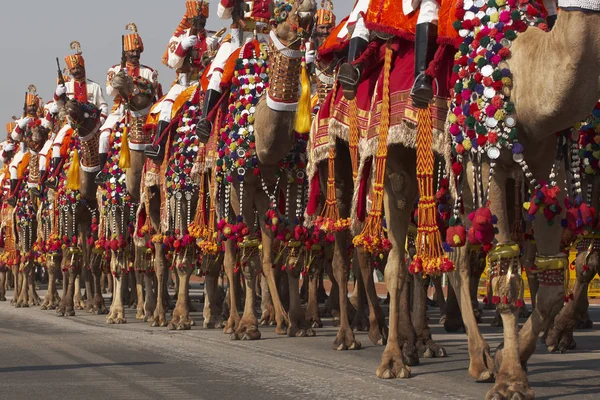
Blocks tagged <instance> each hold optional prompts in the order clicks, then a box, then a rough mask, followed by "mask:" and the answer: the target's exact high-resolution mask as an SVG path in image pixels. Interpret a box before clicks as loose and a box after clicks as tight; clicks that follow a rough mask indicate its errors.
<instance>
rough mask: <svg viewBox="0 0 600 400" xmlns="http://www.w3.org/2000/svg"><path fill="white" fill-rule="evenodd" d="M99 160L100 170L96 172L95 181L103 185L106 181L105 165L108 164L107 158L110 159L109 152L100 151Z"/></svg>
mask: <svg viewBox="0 0 600 400" xmlns="http://www.w3.org/2000/svg"><path fill="white" fill-rule="evenodd" d="M98 160H99V161H100V171H98V173H97V174H96V178H95V179H94V182H95V183H96V185H102V184H103V183H104V182H106V173H105V172H104V166H105V165H106V160H108V154H106V153H98Z"/></svg>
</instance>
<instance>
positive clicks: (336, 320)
mask: <svg viewBox="0 0 600 400" xmlns="http://www.w3.org/2000/svg"><path fill="white" fill-rule="evenodd" d="M332 323H333V327H334V328H339V327H340V317H333V320H332Z"/></svg>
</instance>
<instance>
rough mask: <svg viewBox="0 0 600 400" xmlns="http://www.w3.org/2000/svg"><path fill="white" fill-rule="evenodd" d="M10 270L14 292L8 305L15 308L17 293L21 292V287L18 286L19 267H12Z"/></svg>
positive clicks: (17, 298)
mask: <svg viewBox="0 0 600 400" xmlns="http://www.w3.org/2000/svg"><path fill="white" fill-rule="evenodd" d="M11 270H12V276H13V287H14V292H13V297H12V299H11V301H10V305H11V306H16V305H17V301H18V300H19V291H20V290H21V287H20V286H19V267H18V266H17V265H13V267H12V268H11Z"/></svg>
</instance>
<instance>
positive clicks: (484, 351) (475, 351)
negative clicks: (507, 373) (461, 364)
mask: <svg viewBox="0 0 600 400" xmlns="http://www.w3.org/2000/svg"><path fill="white" fill-rule="evenodd" d="M497 354H498V351H496V355H497ZM469 375H471V376H472V377H473V378H474V379H475V382H478V383H489V382H493V381H494V379H495V375H494V359H492V356H491V355H490V348H489V346H488V345H487V343H484V344H483V345H481V346H478V345H475V346H473V348H472V349H470V350H469Z"/></svg>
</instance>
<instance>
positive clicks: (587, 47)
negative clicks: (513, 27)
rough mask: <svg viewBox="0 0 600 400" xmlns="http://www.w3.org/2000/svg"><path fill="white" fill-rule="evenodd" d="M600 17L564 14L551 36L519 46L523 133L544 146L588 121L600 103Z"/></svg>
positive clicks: (532, 35)
mask: <svg viewBox="0 0 600 400" xmlns="http://www.w3.org/2000/svg"><path fill="white" fill-rule="evenodd" d="M599 38H600V13H590V12H582V11H564V10H561V11H560V12H559V14H558V19H557V21H556V25H555V26H554V29H552V31H551V32H548V33H546V32H543V31H541V30H540V29H537V28H529V29H527V31H525V32H523V33H522V34H521V35H519V37H518V38H517V39H516V40H515V41H514V43H513V46H512V48H511V51H512V57H511V58H510V59H509V65H510V68H511V71H512V73H513V80H514V89H513V93H512V99H513V101H514V103H515V107H516V110H517V114H518V115H517V118H518V121H519V124H520V125H522V128H523V130H524V131H525V132H526V133H527V134H528V135H530V136H531V138H532V139H534V140H542V139H544V138H546V137H547V136H548V135H552V134H554V133H556V132H559V131H561V130H564V129H568V128H570V127H572V126H573V125H574V124H575V123H577V122H580V121H582V120H584V119H585V118H587V116H588V115H589V114H590V113H591V111H592V110H593V108H594V106H595V104H596V102H597V101H598V99H599V98H600V79H599V72H598V65H600V40H599Z"/></svg>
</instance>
